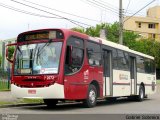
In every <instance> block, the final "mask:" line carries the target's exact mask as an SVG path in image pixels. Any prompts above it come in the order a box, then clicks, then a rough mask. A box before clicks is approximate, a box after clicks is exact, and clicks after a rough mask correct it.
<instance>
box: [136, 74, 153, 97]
mask: <svg viewBox="0 0 160 120" xmlns="http://www.w3.org/2000/svg"><path fill="white" fill-rule="evenodd" d="M155 78H156V76H155V75H153V74H146V73H137V95H138V94H139V87H140V85H141V83H144V86H145V94H153V93H155V92H156V87H155V84H156V79H155Z"/></svg>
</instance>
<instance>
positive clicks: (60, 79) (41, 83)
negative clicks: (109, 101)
mask: <svg viewBox="0 0 160 120" xmlns="http://www.w3.org/2000/svg"><path fill="white" fill-rule="evenodd" d="M51 30H57V29H43V30H38V31H37V30H36V31H31V32H25V33H22V34H20V35H19V36H18V38H17V39H19V37H20V36H22V35H24V34H26V33H27V34H28V33H34V32H39V31H51ZM60 30H61V31H62V32H63V34H64V39H61V40H55V41H62V42H63V46H62V52H61V57H60V68H59V73H58V74H53V75H51V74H50V75H47V74H44V75H43V74H41V75H14V72H13V71H14V64H13V66H12V68H13V69H12V78H11V83H12V84H14V85H16V86H18V87H19V88H21V89H25V92H24V93H22V94H24V96H23V95H21V96H19V95H18V96H16V95H15V94H16V93H18V91H13V92H14V95H15V96H16V97H22V98H43V96H36V95H35V96H34V94H37V93H36V92H38V91H36V88H42V87H49V86H50V85H54V84H55V83H57V84H60V85H64V98H58V97H57V98H53V99H67V100H81V99H86V97H87V91H88V86H89V84H90V83H91V82H95V83H96V84H98V86H99V88H100V91H99V97H103V95H102V92H103V91H102V90H103V71H102V66H100V67H96V66H95V67H94V66H90V65H89V63H88V58H87V55H86V45H85V44H86V41H87V40H90V38H89V36H87V35H84V34H81V33H78V32H73V31H71V30H65V29H60ZM70 36H76V37H79V38H82V39H84V46H85V49H84V61H83V65H82V67H81V69H80V70H79V71H78V72H76V73H74V74H73V75H65V74H64V64H65V63H64V60H65V54H66V43H67V40H68V38H69V37H70ZM53 41H54V40H53ZM40 42H47V41H46V40H36V41H29V42H28V41H27V42H22V43H17V46H19V45H23V44H32V43H40ZM98 42H99V44H101V41H98ZM85 72H87V77H88V78H87V79H86V78H85V77H86V75H84V74H85ZM97 73H98V74H97ZM99 73H100V74H99ZM26 88H27V89H26ZM33 88H34V89H33ZM32 90H33V91H34V90H35V93H34V92H33V93H32ZM29 91H31V92H29ZM26 92H28V93H26ZM48 92H49V94H55V93H54V92H55V91H48ZM27 94H28V95H27ZM25 95H26V96H25Z"/></svg>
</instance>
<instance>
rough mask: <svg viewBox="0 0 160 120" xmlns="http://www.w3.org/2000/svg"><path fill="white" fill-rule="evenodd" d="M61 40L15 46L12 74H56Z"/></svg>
mask: <svg viewBox="0 0 160 120" xmlns="http://www.w3.org/2000/svg"><path fill="white" fill-rule="evenodd" d="M61 48H62V42H48V43H38V44H28V45H21V46H18V47H17V51H16V56H15V65H14V74H15V75H22V74H29V75H32V74H33V75H35V74H57V73H58V71H59V62H60V54H61Z"/></svg>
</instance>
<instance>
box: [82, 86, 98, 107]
mask: <svg viewBox="0 0 160 120" xmlns="http://www.w3.org/2000/svg"><path fill="white" fill-rule="evenodd" d="M83 103H84V106H85V107H87V108H92V107H94V106H96V103H97V89H96V87H95V86H94V85H92V84H91V85H90V86H89V88H88V93H87V98H86V99H85V100H84V101H83Z"/></svg>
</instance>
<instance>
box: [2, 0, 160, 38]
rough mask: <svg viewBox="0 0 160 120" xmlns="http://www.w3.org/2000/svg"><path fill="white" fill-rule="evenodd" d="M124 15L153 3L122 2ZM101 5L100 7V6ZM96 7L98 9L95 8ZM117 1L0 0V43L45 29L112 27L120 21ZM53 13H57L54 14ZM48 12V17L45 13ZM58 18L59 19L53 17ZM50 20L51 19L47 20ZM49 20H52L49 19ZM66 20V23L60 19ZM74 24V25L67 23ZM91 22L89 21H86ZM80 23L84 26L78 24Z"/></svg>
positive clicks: (157, 0)
mask: <svg viewBox="0 0 160 120" xmlns="http://www.w3.org/2000/svg"><path fill="white" fill-rule="evenodd" d="M15 1H17V2H19V3H23V4H27V5H29V6H32V7H35V8H38V9H41V11H39V10H36V9H33V8H30V7H27V6H24V5H22V4H19V3H17V2H15ZM122 1H123V9H124V15H125V16H129V15H132V14H133V13H135V12H137V11H138V10H139V9H141V8H142V7H144V6H145V5H147V4H148V3H150V2H151V1H152V0H122ZM29 2H33V3H36V4H40V5H43V6H47V7H49V8H52V9H54V10H51V9H47V8H44V7H40V6H37V5H34V4H31V3H29ZM100 3H103V4H100ZM97 4H98V6H97ZM156 5H160V0H155V2H153V3H152V4H150V5H149V6H147V7H146V8H145V9H143V10H142V11H140V12H139V13H138V14H137V15H136V16H145V15H146V11H147V9H148V8H150V7H153V6H156ZM2 6H5V7H6V6H7V7H10V8H11V9H16V10H17V9H18V10H19V9H20V11H21V10H23V11H25V12H32V13H34V14H40V15H43V16H45V17H38V16H32V15H28V14H24V13H19V12H16V11H13V10H10V9H8V8H4V7H2ZM118 8H119V0H0V16H1V17H0V40H4V39H10V38H15V37H17V35H18V34H19V33H21V32H24V31H28V30H35V29H44V28H68V29H70V28H72V27H78V26H82V27H84V28H86V27H90V26H95V25H96V24H100V23H101V22H107V23H114V22H115V21H118V20H119V18H118V17H119V15H118ZM55 10H56V11H55ZM57 10H58V11H62V12H67V13H70V14H74V15H77V16H80V17H85V18H87V19H84V18H79V17H75V16H71V15H68V14H64V13H62V12H58V11H57ZM44 11H47V12H49V13H46V12H44ZM55 14H56V15H58V17H61V19H55V18H53V17H57V16H55ZM46 16H47V17H50V18H46ZM51 17H52V18H51ZM62 18H65V19H62ZM66 19H71V20H74V23H75V21H76V22H79V23H76V24H73V23H72V22H70V21H69V20H66ZM88 19H91V20H88ZM81 23H83V24H81Z"/></svg>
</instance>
